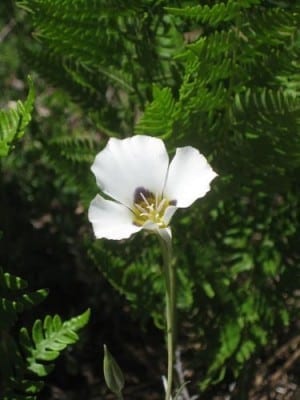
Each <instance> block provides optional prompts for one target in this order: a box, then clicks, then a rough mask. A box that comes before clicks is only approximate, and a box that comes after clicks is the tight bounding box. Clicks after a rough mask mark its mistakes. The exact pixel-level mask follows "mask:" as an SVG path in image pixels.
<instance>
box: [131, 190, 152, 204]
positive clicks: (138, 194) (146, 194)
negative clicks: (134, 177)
mask: <svg viewBox="0 0 300 400" xmlns="http://www.w3.org/2000/svg"><path fill="white" fill-rule="evenodd" d="M145 198H146V199H149V198H154V194H153V193H152V192H150V190H148V189H145V188H144V187H142V186H140V187H137V188H136V189H135V191H134V195H133V199H134V203H138V204H139V203H141V202H143V201H144V199H145Z"/></svg>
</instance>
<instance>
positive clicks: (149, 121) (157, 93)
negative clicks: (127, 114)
mask: <svg viewBox="0 0 300 400" xmlns="http://www.w3.org/2000/svg"><path fill="white" fill-rule="evenodd" d="M174 106H175V101H174V99H173V96H172V92H171V89H170V88H163V89H160V88H158V87H156V86H154V88H153V101H152V102H151V103H150V104H149V105H148V107H147V108H146V111H145V113H144V115H143V117H142V118H141V120H140V121H139V123H138V124H137V125H136V127H135V133H144V134H151V135H155V136H159V137H162V138H166V137H168V136H169V135H171V133H172V114H173V111H174Z"/></svg>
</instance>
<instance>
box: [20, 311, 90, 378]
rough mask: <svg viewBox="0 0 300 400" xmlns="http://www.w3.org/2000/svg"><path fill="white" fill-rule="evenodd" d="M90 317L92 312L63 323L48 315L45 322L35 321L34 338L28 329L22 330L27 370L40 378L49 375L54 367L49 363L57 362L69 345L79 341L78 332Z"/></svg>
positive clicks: (21, 335)
mask: <svg viewBox="0 0 300 400" xmlns="http://www.w3.org/2000/svg"><path fill="white" fill-rule="evenodd" d="M89 317H90V310H87V311H85V312H84V313H83V314H81V315H78V316H77V317H74V318H71V319H69V320H68V321H65V322H62V320H61V318H60V316H59V315H55V316H54V317H51V316H50V315H47V316H46V317H45V319H44V321H41V320H40V319H37V320H36V321H35V323H34V325H33V327H32V337H30V334H29V332H28V330H27V329H26V328H22V329H21V331H20V343H21V347H22V350H23V351H24V354H25V357H26V362H27V369H28V370H29V371H31V372H33V373H35V374H36V375H37V376H39V377H43V376H46V375H48V374H49V372H50V371H52V369H53V367H54V364H52V363H48V361H53V360H55V359H56V358H57V357H58V356H59V354H60V352H61V351H62V350H64V349H65V348H66V347H67V346H68V345H70V344H73V343H75V342H77V341H78V339H79V338H78V335H77V333H76V332H77V331H78V330H79V329H81V328H83V327H84V326H85V325H86V324H87V322H88V320H89ZM45 362H46V363H45Z"/></svg>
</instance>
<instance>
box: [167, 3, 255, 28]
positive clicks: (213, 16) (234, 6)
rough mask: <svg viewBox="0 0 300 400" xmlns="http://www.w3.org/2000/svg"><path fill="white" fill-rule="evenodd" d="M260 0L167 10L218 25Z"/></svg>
mask: <svg viewBox="0 0 300 400" xmlns="http://www.w3.org/2000/svg"><path fill="white" fill-rule="evenodd" d="M259 3H260V1H259V0H248V1H247V0H246V1H236V0H228V1H227V3H223V2H218V3H217V4H214V5H213V6H211V7H210V6H208V5H207V4H206V5H203V6H200V5H199V6H188V7H184V8H173V7H166V10H167V11H168V12H169V13H171V14H173V15H177V16H181V17H184V18H191V19H192V20H194V21H198V22H201V23H206V24H209V25H211V26H214V27H215V26H217V25H219V24H220V23H224V22H228V21H232V20H234V19H235V18H236V17H237V15H238V13H239V12H240V10H241V9H242V8H248V7H250V6H252V5H255V4H259Z"/></svg>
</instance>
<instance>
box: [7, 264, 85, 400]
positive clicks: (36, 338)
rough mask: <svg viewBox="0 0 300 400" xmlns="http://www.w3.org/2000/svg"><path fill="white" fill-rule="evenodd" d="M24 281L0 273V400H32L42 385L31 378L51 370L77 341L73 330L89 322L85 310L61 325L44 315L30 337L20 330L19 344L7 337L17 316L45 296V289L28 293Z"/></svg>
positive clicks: (9, 335)
mask: <svg viewBox="0 0 300 400" xmlns="http://www.w3.org/2000/svg"><path fill="white" fill-rule="evenodd" d="M26 289H27V282H26V281H25V280H23V279H21V278H19V277H17V276H14V275H11V274H9V273H7V272H3V270H2V269H1V270H0V298H1V303H0V316H1V318H0V320H1V325H0V336H1V345H0V358H1V363H0V372H1V382H0V387H1V393H2V394H3V396H4V397H2V398H3V399H4V400H35V399H36V398H37V397H36V395H37V394H38V393H39V392H40V390H41V389H42V387H43V382H42V381H38V380H36V379H33V374H34V375H36V376H37V377H45V376H46V375H47V374H48V373H49V372H50V371H51V370H52V369H53V367H54V365H53V363H49V361H53V360H55V359H56V358H57V357H58V356H59V354H60V352H61V351H63V350H64V349H65V348H66V347H67V346H68V345H70V344H73V343H75V342H77V341H78V339H79V338H78V335H77V333H76V332H77V331H78V330H80V329H81V328H83V327H84V326H85V325H86V324H87V322H88V319H89V315H90V311H89V310H87V311H85V312H84V313H83V314H81V315H78V316H77V317H74V318H71V319H69V320H67V321H65V322H62V321H61V318H60V317H59V316H58V315H55V316H54V317H51V316H50V315H47V316H46V317H45V319H44V321H43V322H42V321H41V320H39V319H38V320H36V321H35V323H34V325H33V328H32V337H30V334H29V332H28V329H27V328H25V327H23V328H22V329H21V331H20V340H19V343H18V341H16V339H15V337H14V336H13V335H12V334H11V333H12V329H13V328H14V326H15V324H16V322H17V318H18V314H19V313H22V312H23V311H24V310H26V309H29V308H31V307H33V306H36V305H37V304H39V303H40V302H41V301H43V300H44V298H45V297H46V296H47V291H46V290H37V291H35V292H32V293H30V292H28V291H27V290H26Z"/></svg>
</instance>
